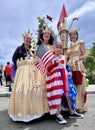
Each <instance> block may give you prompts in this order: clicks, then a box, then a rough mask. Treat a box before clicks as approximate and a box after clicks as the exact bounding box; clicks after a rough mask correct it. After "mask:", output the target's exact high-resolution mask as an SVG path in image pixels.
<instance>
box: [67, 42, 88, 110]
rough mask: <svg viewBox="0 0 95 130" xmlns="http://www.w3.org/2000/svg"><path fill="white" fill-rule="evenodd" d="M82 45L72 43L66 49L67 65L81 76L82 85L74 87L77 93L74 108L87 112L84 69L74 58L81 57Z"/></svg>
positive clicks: (81, 63)
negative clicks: (80, 73)
mask: <svg viewBox="0 0 95 130" xmlns="http://www.w3.org/2000/svg"><path fill="white" fill-rule="evenodd" d="M82 44H84V43H81V42H76V43H72V44H71V45H70V47H69V48H68V56H69V61H68V64H69V65H70V67H71V69H72V71H76V70H79V71H81V72H82V75H83V77H82V84H81V85H76V88H77V93H78V95H77V100H76V106H77V109H78V110H79V111H80V112H84V111H87V103H86V101H84V98H85V92H86V79H85V76H86V69H85V67H84V65H83V61H79V63H78V64H76V63H75V61H76V58H79V57H80V55H81V51H80V46H81V45H82Z"/></svg>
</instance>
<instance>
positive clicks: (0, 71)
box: [0, 68, 3, 86]
mask: <svg viewBox="0 0 95 130" xmlns="http://www.w3.org/2000/svg"><path fill="white" fill-rule="evenodd" d="M0 84H1V86H2V85H3V82H2V69H1V68H0Z"/></svg>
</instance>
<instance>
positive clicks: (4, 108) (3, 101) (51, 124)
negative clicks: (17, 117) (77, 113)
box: [0, 94, 95, 130]
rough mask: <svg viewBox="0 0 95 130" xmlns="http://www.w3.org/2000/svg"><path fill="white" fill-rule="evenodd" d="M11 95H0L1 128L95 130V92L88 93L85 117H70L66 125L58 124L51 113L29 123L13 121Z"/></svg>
mask: <svg viewBox="0 0 95 130" xmlns="http://www.w3.org/2000/svg"><path fill="white" fill-rule="evenodd" d="M9 99H10V97H0V130H95V94H88V112H86V113H85V114H84V118H83V119H69V118H68V117H65V118H66V120H67V122H68V123H67V124H66V125H60V124H58V123H57V122H56V121H55V119H54V118H51V117H50V116H49V115H46V116H44V117H43V118H40V119H37V120H35V121H31V122H29V123H23V122H13V121H12V120H11V119H10V117H9V116H8V105H9Z"/></svg>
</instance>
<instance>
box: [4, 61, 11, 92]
mask: <svg viewBox="0 0 95 130" xmlns="http://www.w3.org/2000/svg"><path fill="white" fill-rule="evenodd" d="M5 73H6V82H7V84H6V86H7V87H9V92H11V91H12V89H11V65H10V62H7V65H6V66H5Z"/></svg>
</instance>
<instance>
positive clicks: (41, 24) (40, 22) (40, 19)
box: [37, 17, 46, 30]
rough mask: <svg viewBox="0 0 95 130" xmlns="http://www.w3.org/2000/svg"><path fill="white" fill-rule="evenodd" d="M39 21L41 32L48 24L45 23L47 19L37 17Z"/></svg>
mask: <svg viewBox="0 0 95 130" xmlns="http://www.w3.org/2000/svg"><path fill="white" fill-rule="evenodd" d="M37 19H38V30H39V29H40V28H43V26H45V25H46V22H45V17H43V18H41V17H37Z"/></svg>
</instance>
